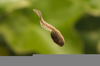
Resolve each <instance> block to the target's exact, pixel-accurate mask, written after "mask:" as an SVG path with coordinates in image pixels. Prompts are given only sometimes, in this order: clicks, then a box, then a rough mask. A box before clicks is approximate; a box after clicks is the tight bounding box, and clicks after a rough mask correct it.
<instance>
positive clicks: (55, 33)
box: [33, 9, 65, 47]
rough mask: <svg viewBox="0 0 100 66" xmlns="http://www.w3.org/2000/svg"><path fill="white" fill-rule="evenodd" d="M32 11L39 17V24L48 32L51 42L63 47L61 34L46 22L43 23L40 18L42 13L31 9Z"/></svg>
mask: <svg viewBox="0 0 100 66" xmlns="http://www.w3.org/2000/svg"><path fill="white" fill-rule="evenodd" d="M33 11H34V12H35V13H36V14H37V15H38V16H39V17H40V24H41V26H42V27H43V28H45V29H46V30H49V31H50V34H51V38H52V40H53V41H54V42H55V43H56V44H57V45H59V46H61V47H62V46H63V45H64V43H65V41H64V37H63V36H62V34H61V33H60V31H58V30H57V29H56V28H55V27H53V26H52V25H50V24H48V23H47V22H45V21H44V20H43V17H42V13H41V12H40V11H39V10H37V9H33Z"/></svg>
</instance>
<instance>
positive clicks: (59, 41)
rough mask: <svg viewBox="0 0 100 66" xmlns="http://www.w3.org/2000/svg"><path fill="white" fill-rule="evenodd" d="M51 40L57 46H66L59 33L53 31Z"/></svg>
mask: <svg viewBox="0 0 100 66" xmlns="http://www.w3.org/2000/svg"><path fill="white" fill-rule="evenodd" d="M51 38H52V40H53V41H54V42H55V43H56V44H57V45H59V46H61V47H62V46H63V45H64V39H63V37H62V36H61V34H59V33H58V32H56V31H51Z"/></svg>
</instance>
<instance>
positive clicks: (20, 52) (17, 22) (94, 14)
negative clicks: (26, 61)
mask: <svg viewBox="0 0 100 66" xmlns="http://www.w3.org/2000/svg"><path fill="white" fill-rule="evenodd" d="M33 9H38V10H40V11H41V12H42V15H43V18H44V20H45V21H46V22H47V23H49V24H51V25H53V26H54V27H55V28H57V29H58V30H59V31H60V32H61V33H62V35H63V36H64V39H65V44H64V46H63V47H59V46H58V45H57V44H55V43H54V42H53V41H52V39H51V36H50V32H49V31H47V30H45V29H44V28H42V27H41V25H40V20H39V17H38V15H37V14H36V13H35V12H33ZM99 53H100V0H0V56H32V55H33V54H99Z"/></svg>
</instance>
